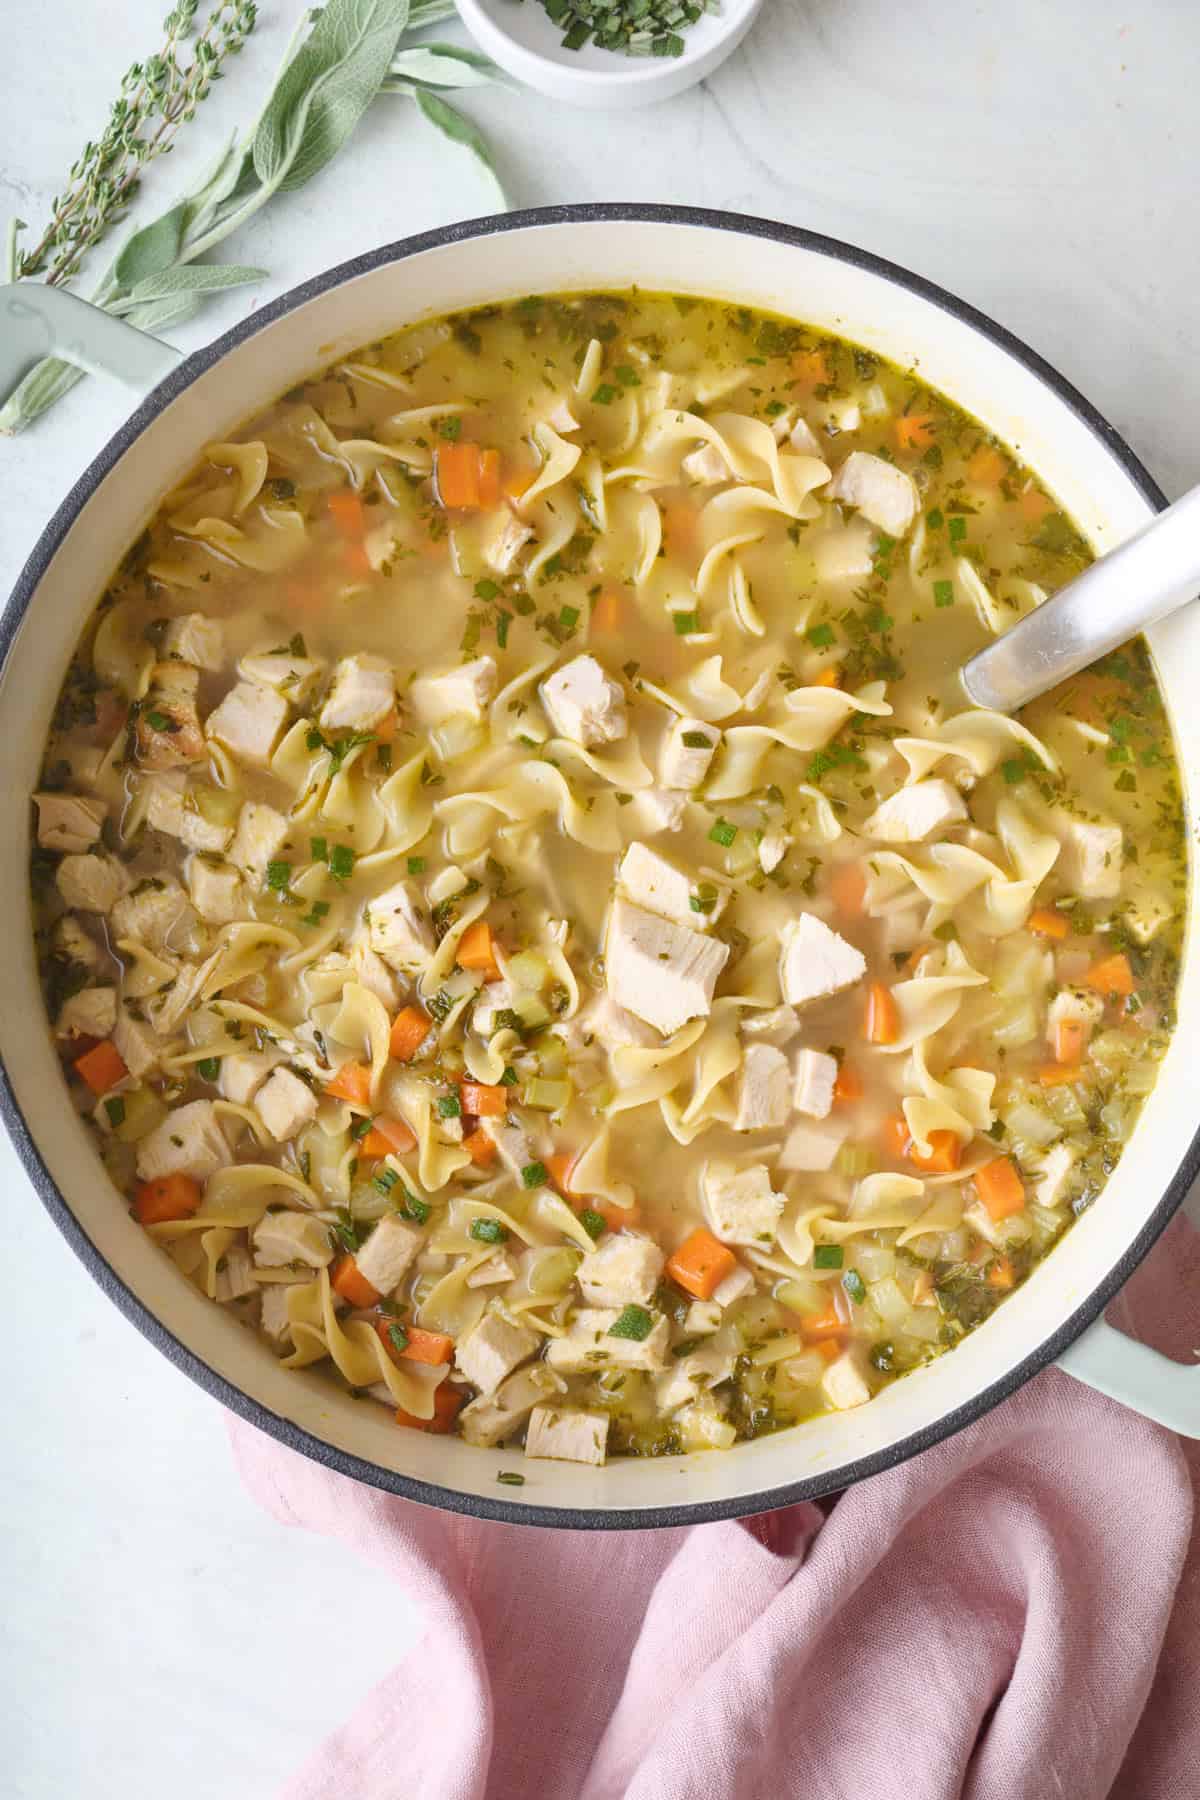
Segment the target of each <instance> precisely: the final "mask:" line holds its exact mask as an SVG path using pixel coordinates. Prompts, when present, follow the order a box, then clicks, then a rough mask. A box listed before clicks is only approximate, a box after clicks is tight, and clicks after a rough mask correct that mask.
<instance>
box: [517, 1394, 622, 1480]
mask: <svg viewBox="0 0 1200 1800" xmlns="http://www.w3.org/2000/svg"><path fill="white" fill-rule="evenodd" d="M608 1427H609V1414H608V1413H606V1412H584V1411H582V1410H580V1411H576V1410H575V1409H574V1408H573V1407H572V1408H567V1407H565V1406H563V1407H560V1406H535V1407H534V1409H533V1411H532V1412H531V1413H530V1415H529V1430H528V1432H527V1434H526V1437H525V1454H526V1456H539V1457H549V1458H553V1459H555V1460H557V1461H558V1462H579V1463H594V1464H595V1465H596V1466H597V1468H599V1467H600V1466H601V1465H602V1464H603V1462H604V1459H605V1456H606V1454H607V1447H608Z"/></svg>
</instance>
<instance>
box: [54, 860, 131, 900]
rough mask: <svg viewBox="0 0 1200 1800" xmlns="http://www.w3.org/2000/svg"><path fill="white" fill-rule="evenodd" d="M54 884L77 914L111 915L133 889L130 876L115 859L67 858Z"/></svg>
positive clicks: (57, 871)
mask: <svg viewBox="0 0 1200 1800" xmlns="http://www.w3.org/2000/svg"><path fill="white" fill-rule="evenodd" d="M54 883H55V886H56V887H57V888H58V891H59V893H60V894H61V895H62V897H63V899H64V900H65V901H66V903H67V905H68V906H72V907H74V909H75V911H76V912H95V913H107V912H111V911H112V909H113V907H114V905H115V904H116V902H117V901H118V900H119V899H120V897H121V895H122V894H123V893H124V892H125V890H126V888H127V887H128V886H129V877H128V876H127V875H126V873H125V870H124V869H123V868H122V866H121V864H120V863H119V862H115V861H114V860H113V858H112V857H111V856H97V855H96V854H95V853H93V852H89V853H88V854H87V855H84V856H78V855H74V854H72V855H69V856H64V857H63V859H62V861H61V862H60V863H59V865H58V868H57V869H56V870H55V871H54Z"/></svg>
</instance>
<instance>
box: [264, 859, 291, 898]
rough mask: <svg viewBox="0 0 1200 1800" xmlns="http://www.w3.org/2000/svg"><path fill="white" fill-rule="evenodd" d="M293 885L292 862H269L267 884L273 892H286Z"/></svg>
mask: <svg viewBox="0 0 1200 1800" xmlns="http://www.w3.org/2000/svg"><path fill="white" fill-rule="evenodd" d="M291 885H292V865H291V863H290V862H269V863H268V864H267V886H268V887H269V888H270V890H271V892H272V893H273V894H286V893H287V891H288V888H289V887H290V886H291Z"/></svg>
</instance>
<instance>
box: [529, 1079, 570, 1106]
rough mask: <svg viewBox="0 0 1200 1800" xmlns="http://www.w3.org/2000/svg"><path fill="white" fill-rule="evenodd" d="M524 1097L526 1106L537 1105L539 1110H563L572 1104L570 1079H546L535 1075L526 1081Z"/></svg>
mask: <svg viewBox="0 0 1200 1800" xmlns="http://www.w3.org/2000/svg"><path fill="white" fill-rule="evenodd" d="M522 1099H523V1100H524V1103H525V1105H526V1106H532V1107H536V1109H537V1110H538V1111H539V1112H562V1111H563V1110H564V1109H565V1108H566V1107H568V1106H569V1105H570V1104H571V1084H570V1082H569V1081H545V1080H543V1079H542V1077H541V1076H535V1078H534V1079H533V1080H532V1081H527V1082H526V1083H525V1092H524V1094H523V1095H522Z"/></svg>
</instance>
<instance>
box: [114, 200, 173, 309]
mask: <svg viewBox="0 0 1200 1800" xmlns="http://www.w3.org/2000/svg"><path fill="white" fill-rule="evenodd" d="M186 224H187V201H186V200H179V201H177V202H176V203H175V205H174V206H173V207H171V209H170V211H169V212H165V213H162V214H160V215H159V217H158V218H157V219H154V220H153V221H152V222H151V223H150V224H149V225H143V227H142V229H141V230H140V231H135V232H134V234H133V236H132V237H131V238H130V239H129V240H128V241H127V242H126V244H125V246H124V248H123V249H122V250H121V252H120V254H119V255H118V257H117V260H116V262H115V263H114V264H113V267H112V276H113V280H114V281H115V282H117V284H118V285H119V286H120V287H122V288H123V289H124V290H125V292H126V293H128V292H129V291H130V289H132V288H135V287H136V286H137V284H138V282H139V281H148V280H149V278H150V276H151V275H160V274H161V273H162V271H163V270H164V269H169V268H170V267H171V265H172V263H174V262H175V261H177V259H178V256H179V251H180V246H181V245H182V243H183V233H184V227H185V226H186Z"/></svg>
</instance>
